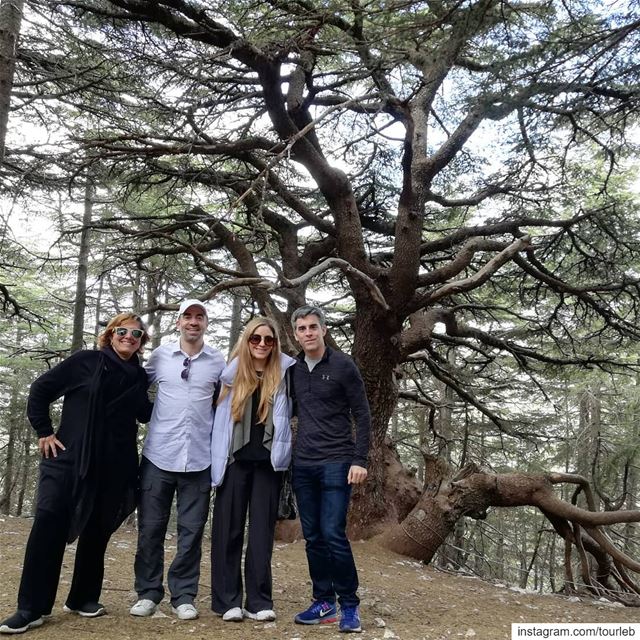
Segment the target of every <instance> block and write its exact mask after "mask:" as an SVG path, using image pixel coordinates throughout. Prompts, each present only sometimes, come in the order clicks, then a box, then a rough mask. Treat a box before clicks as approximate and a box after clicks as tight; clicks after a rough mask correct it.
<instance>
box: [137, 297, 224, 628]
mask: <svg viewBox="0 0 640 640" xmlns="http://www.w3.org/2000/svg"><path fill="white" fill-rule="evenodd" d="M207 323H208V318H207V310H206V308H205V306H204V305H203V304H202V302H200V301H199V300H185V301H184V302H183V303H182V304H181V305H180V309H179V311H178V322H177V328H178V331H179V332H180V340H179V341H178V342H174V343H170V344H165V345H162V346H160V347H158V348H157V349H156V350H155V351H153V353H152V354H151V357H150V358H149V363H148V364H147V366H146V370H147V375H148V376H149V383H150V384H156V385H157V395H156V400H155V403H154V407H153V414H152V416H151V421H150V422H149V433H148V435H147V439H146V441H145V443H144V447H143V449H142V463H141V467H140V486H141V492H140V504H139V506H138V550H137V552H136V559H135V589H136V591H137V593H138V602H136V603H135V604H134V605H133V607H131V611H130V613H131V615H134V616H150V615H152V614H153V613H154V612H155V610H156V609H157V608H158V605H159V604H160V602H161V600H162V598H163V597H164V586H163V574H164V562H163V560H164V538H165V534H166V531H167V525H168V522H169V516H170V515H171V505H172V503H173V497H174V495H175V494H177V508H178V548H177V552H176V555H175V558H174V560H173V562H172V563H171V566H170V567H169V571H168V575H167V582H168V586H169V592H170V594H171V605H172V609H173V611H174V613H175V614H176V615H177V616H178V618H180V619H182V620H191V619H193V618H197V617H198V611H197V609H196V608H195V605H194V600H195V597H196V595H197V591H198V580H199V577H200V557H201V543H202V534H203V532H204V526H205V523H206V521H207V516H208V513H209V496H210V491H211V478H210V469H209V468H210V465H211V429H212V426H213V397H214V390H215V388H216V385H217V383H218V378H219V377H220V373H221V372H222V370H223V368H224V366H225V361H224V358H223V356H222V354H221V353H220V352H219V351H218V350H217V349H213V348H211V347H209V346H207V345H206V344H205V343H204V332H205V330H206V328H207Z"/></svg>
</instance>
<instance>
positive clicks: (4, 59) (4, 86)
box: [0, 0, 24, 165]
mask: <svg viewBox="0 0 640 640" xmlns="http://www.w3.org/2000/svg"><path fill="white" fill-rule="evenodd" d="M23 8H24V0H0V165H2V163H3V162H4V153H5V141H6V137H7V124H8V122H9V107H10V105H11V89H12V88H13V76H14V74H15V69H16V51H17V47H18V37H19V35H20V23H21V22H22V10H23Z"/></svg>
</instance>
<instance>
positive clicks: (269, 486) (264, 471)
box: [211, 461, 282, 614]
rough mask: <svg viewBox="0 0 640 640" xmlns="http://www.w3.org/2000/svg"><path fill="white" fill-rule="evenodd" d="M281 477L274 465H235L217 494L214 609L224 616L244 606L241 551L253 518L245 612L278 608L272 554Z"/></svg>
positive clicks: (213, 551)
mask: <svg viewBox="0 0 640 640" xmlns="http://www.w3.org/2000/svg"><path fill="white" fill-rule="evenodd" d="M281 482H282V472H279V471H278V472H276V471H274V470H273V467H272V466H271V464H270V462H269V461H266V462H242V461H236V462H233V463H232V464H230V465H229V466H228V467H227V471H226V474H225V477H224V481H223V483H222V484H221V485H220V486H219V487H218V488H217V489H216V499H215V504H214V508H213V526H212V537H211V562H212V567H211V590H212V591H211V608H212V609H213V611H215V612H216V613H218V614H223V613H225V612H226V611H228V610H229V609H233V608H234V607H242V596H243V589H242V571H241V562H242V547H243V543H244V532H245V522H246V518H247V511H248V513H249V532H248V539H247V550H246V553H245V564H244V588H245V591H246V594H245V605H244V608H245V609H246V610H247V611H250V612H251V613H257V612H258V611H263V610H265V609H273V598H272V578H271V555H272V552H273V539H274V531H275V526H276V518H277V515H278V498H279V495H280V485H281Z"/></svg>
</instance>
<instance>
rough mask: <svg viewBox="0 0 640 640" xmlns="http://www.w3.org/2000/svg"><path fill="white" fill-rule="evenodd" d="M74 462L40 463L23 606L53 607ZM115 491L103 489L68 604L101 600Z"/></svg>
mask: <svg viewBox="0 0 640 640" xmlns="http://www.w3.org/2000/svg"><path fill="white" fill-rule="evenodd" d="M72 478H73V465H72V464H71V463H70V461H67V460H64V457H63V456H62V459H60V460H57V459H49V460H46V461H42V462H41V464H40V480H39V486H38V503H37V507H36V514H35V518H34V522H33V526H32V528H31V533H30V534H29V539H28V541H27V547H26V551H25V557H24V564H23V570H22V578H21V581H20V589H19V591H18V609H19V610H24V611H30V612H32V613H34V614H37V615H43V614H44V615H47V614H49V613H51V609H52V608H53V604H54V602H55V599H56V592H57V590H58V583H59V581H60V571H61V568H62V559H63V556H64V550H65V546H66V542H67V537H68V534H69V528H70V526H71V513H72V508H73V504H72V484H73V483H72ZM103 498H104V499H103ZM116 504H117V502H114V500H113V496H108V495H106V494H105V495H104V496H101V491H98V492H97V494H96V498H95V500H94V503H93V510H92V512H91V514H90V516H89V519H88V521H87V524H86V525H85V527H84V529H83V530H82V533H81V534H80V537H79V538H78V543H77V548H76V558H75V563H74V569H73V579H72V582H71V589H70V591H69V595H68V597H67V600H66V604H67V605H68V606H69V607H70V608H72V609H77V608H79V607H81V606H82V605H84V604H87V603H89V602H97V601H98V600H99V598H100V593H101V591H102V580H103V578H104V556H105V552H106V548H107V543H108V542H109V539H110V537H111V534H112V526H111V525H112V523H113V519H114V518H113V514H111V513H106V512H105V506H106V505H109V506H108V507H107V508H108V510H109V511H111V510H112V507H113V506H115V505H116Z"/></svg>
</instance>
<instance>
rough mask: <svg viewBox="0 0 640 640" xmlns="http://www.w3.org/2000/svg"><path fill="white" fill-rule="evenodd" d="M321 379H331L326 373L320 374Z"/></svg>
mask: <svg viewBox="0 0 640 640" xmlns="http://www.w3.org/2000/svg"><path fill="white" fill-rule="evenodd" d="M322 379H323V380H331V378H330V377H329V376H328V375H327V374H326V373H323V374H322Z"/></svg>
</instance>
